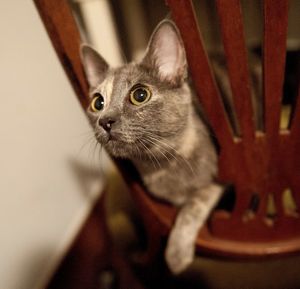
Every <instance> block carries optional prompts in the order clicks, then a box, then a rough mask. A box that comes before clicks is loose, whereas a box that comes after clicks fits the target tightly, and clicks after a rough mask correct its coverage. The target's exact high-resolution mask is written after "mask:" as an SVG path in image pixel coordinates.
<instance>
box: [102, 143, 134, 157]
mask: <svg viewBox="0 0 300 289" xmlns="http://www.w3.org/2000/svg"><path fill="white" fill-rule="evenodd" d="M104 148H105V149H106V151H107V152H108V153H109V154H110V155H111V156H113V157H116V158H125V159H131V158H133V157H134V155H135V151H134V150H133V148H132V144H129V143H126V142H121V141H116V140H114V139H110V140H109V141H107V142H106V143H105V144H104Z"/></svg>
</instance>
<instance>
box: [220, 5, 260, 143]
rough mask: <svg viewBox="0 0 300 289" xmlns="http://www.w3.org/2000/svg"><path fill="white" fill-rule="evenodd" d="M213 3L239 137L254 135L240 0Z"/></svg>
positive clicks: (251, 137) (251, 136)
mask: <svg viewBox="0 0 300 289" xmlns="http://www.w3.org/2000/svg"><path fill="white" fill-rule="evenodd" d="M216 4H217V11H218V15H219V20H220V29H221V33H222V38H223V44H224V50H225V56H226V61H227V66H228V73H229V78H230V81H231V88H232V94H233V99H234V103H235V110H236V114H237V117H238V121H239V124H240V129H241V134H242V137H243V141H247V139H249V138H250V139H253V138H254V115H253V109H252V102H251V93H250V85H249V71H248V64H247V51H246V45H245V40H244V29H243V20H242V14H241V13H242V12H241V4H240V1H239V0H217V1H216Z"/></svg>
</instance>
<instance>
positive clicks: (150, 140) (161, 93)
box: [82, 21, 222, 273]
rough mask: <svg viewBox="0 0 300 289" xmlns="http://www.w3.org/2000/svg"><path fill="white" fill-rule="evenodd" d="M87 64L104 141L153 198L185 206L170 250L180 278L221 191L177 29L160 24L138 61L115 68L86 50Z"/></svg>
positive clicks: (94, 119) (93, 116) (95, 120)
mask: <svg viewBox="0 0 300 289" xmlns="http://www.w3.org/2000/svg"><path fill="white" fill-rule="evenodd" d="M82 59H83V63H84V67H85V72H86V75H87V78H88V81H89V84H90V86H91V105H90V107H89V108H88V110H87V114H88V116H89V119H90V121H91V124H92V126H93V127H94V129H95V135H96V137H97V139H98V141H99V142H100V143H101V144H102V145H103V146H104V147H105V148H106V150H107V151H108V152H109V153H110V154H111V155H112V156H113V157H121V158H126V159H129V160H131V161H132V162H133V163H134V165H135V166H136V168H137V169H138V171H139V173H140V175H141V177H142V179H143V182H144V183H145V185H146V187H147V189H148V191H149V192H150V193H151V194H153V195H154V196H156V197H159V198H161V199H164V200H166V201H168V202H170V203H172V204H174V205H176V206H179V207H180V210H179V213H178V215H177V218H176V221H175V224H174V226H173V228H172V231H171V233H170V236H169V240H168V244H167V249H166V260H167V263H168V265H169V267H170V269H171V270H172V271H173V272H174V273H179V272H181V271H182V270H184V269H185V268H186V267H187V266H188V265H189V264H190V263H191V261H192V260H193V256H194V244H195V241H196V238H197V235H198V231H199V229H200V228H201V227H202V226H203V224H204V223H205V221H206V220H207V218H208V216H209V213H210V212H211V210H212V209H213V207H214V206H215V204H216V202H217V201H218V200H219V198H220V195H221V192H222V188H221V186H219V185H217V184H216V183H215V182H214V178H215V176H216V174H217V156H216V151H215V148H214V145H213V144H212V141H211V138H210V135H209V132H208V129H207V128H206V126H205V125H204V123H203V121H202V120H201V118H200V117H199V116H198V115H197V114H196V111H195V108H194V106H193V103H192V99H193V94H192V91H191V89H190V87H189V86H188V84H187V67H186V58H185V52H184V48H183V44H182V42H181V39H180V36H179V34H178V32H177V29H176V27H175V26H174V24H173V23H172V22H170V21H164V22H162V23H161V24H160V25H159V26H158V28H157V29H156V31H155V32H154V34H153V36H152V38H151V41H150V44H149V47H148V50H147V52H146V56H145V57H144V59H143V60H142V62H141V63H138V64H135V63H131V64H126V65H124V66H122V67H120V68H116V69H111V68H109V67H108V65H107V64H106V62H105V61H104V60H103V59H102V58H101V56H99V55H98V54H97V53H96V52H95V51H94V50H92V49H91V48H90V47H88V46H83V48H82Z"/></svg>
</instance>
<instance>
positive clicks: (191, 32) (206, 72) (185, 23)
mask: <svg viewBox="0 0 300 289" xmlns="http://www.w3.org/2000/svg"><path fill="white" fill-rule="evenodd" d="M167 3H168V5H169V7H170V10H171V13H172V17H173V19H174V20H175V22H176V24H177V27H178V28H179V30H180V31H181V32H188V33H181V36H182V39H183V41H184V44H185V49H186V54H187V59H188V62H189V69H190V72H191V75H192V78H193V80H194V83H195V86H196V89H197V92H198V96H199V98H200V102H201V104H202V105H203V107H204V110H205V114H206V115H207V117H208V120H209V123H210V125H211V126H212V128H213V130H214V133H215V134H216V136H217V139H218V140H219V141H220V142H222V144H223V145H224V146H231V145H232V143H233V137H232V131H231V129H230V126H229V123H228V119H227V116H226V113H225V110H224V107H223V103H222V100H221V97H220V95H219V92H218V89H217V85H216V82H215V80H214V77H213V74H212V70H211V68H210V65H209V60H208V57H207V54H206V51H205V48H204V45H203V43H202V38H201V34H200V31H199V29H198V26H197V21H196V19H195V13H194V10H193V5H192V2H191V1H190V0H187V1H182V0H180V1H176V0H169V1H167Z"/></svg>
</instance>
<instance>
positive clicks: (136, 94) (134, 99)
mask: <svg viewBox="0 0 300 289" xmlns="http://www.w3.org/2000/svg"><path fill="white" fill-rule="evenodd" d="M150 97H151V91H150V89H149V88H148V87H147V86H144V85H137V86H134V87H133V88H132V89H131V91H130V94H129V99H130V102H131V103H132V104H134V105H141V104H143V103H145V102H147V101H148V100H149V99H150Z"/></svg>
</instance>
